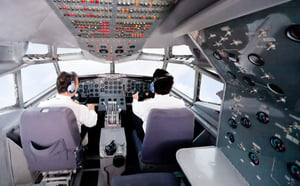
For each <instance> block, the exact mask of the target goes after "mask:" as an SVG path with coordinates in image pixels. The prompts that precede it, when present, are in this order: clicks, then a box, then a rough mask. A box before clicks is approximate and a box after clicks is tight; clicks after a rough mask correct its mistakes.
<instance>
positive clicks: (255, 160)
mask: <svg viewBox="0 0 300 186" xmlns="http://www.w3.org/2000/svg"><path fill="white" fill-rule="evenodd" d="M248 156H249V159H250V161H251V162H252V163H254V165H258V164H259V159H258V157H257V155H256V154H255V153H253V152H249V154H248Z"/></svg>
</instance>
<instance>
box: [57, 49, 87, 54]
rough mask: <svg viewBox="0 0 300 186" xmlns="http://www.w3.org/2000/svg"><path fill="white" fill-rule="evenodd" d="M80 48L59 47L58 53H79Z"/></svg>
mask: <svg viewBox="0 0 300 186" xmlns="http://www.w3.org/2000/svg"><path fill="white" fill-rule="evenodd" d="M79 52H81V49H80V48H57V54H69V53H79Z"/></svg>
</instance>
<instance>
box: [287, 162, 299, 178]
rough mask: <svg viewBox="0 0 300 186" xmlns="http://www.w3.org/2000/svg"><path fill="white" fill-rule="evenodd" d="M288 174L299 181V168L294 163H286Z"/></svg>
mask: <svg viewBox="0 0 300 186" xmlns="http://www.w3.org/2000/svg"><path fill="white" fill-rule="evenodd" d="M287 169H288V172H289V173H290V174H291V176H292V177H293V178H294V179H296V180H299V181H300V167H299V166H298V165H297V164H295V163H288V164H287Z"/></svg>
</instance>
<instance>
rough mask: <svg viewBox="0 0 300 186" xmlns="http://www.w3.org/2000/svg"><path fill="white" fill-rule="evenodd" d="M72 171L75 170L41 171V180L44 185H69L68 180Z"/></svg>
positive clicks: (74, 171)
mask: <svg viewBox="0 0 300 186" xmlns="http://www.w3.org/2000/svg"><path fill="white" fill-rule="evenodd" d="M73 173H74V174H75V173H76V170H75V169H74V170H64V171H51V172H43V173H42V175H43V178H42V181H41V182H43V183H45V185H46V186H56V185H66V186H69V185H70V181H71V178H72V175H73Z"/></svg>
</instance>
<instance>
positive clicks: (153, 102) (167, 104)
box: [132, 94, 185, 133]
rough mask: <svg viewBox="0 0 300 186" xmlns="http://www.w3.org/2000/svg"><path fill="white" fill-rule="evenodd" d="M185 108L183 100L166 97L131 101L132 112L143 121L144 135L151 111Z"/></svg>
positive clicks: (159, 96) (156, 96) (158, 95)
mask: <svg viewBox="0 0 300 186" xmlns="http://www.w3.org/2000/svg"><path fill="white" fill-rule="evenodd" d="M182 107H185V105H184V102H183V100H181V99H178V98H176V97H173V96H170V95H169V94H167V95H160V94H156V95H155V97H154V98H153V99H147V100H144V101H137V100H135V99H134V100H133V103H132V111H133V112H134V114H135V115H137V116H138V117H140V118H141V119H142V120H143V129H144V132H145V133H146V127H147V119H148V115H149V113H150V111H151V109H153V108H156V109H171V108H182Z"/></svg>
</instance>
